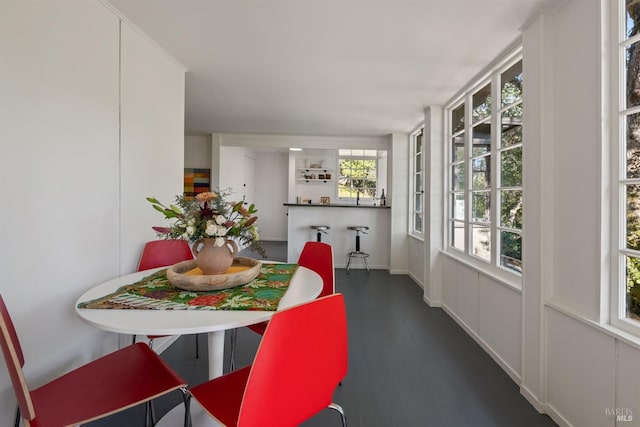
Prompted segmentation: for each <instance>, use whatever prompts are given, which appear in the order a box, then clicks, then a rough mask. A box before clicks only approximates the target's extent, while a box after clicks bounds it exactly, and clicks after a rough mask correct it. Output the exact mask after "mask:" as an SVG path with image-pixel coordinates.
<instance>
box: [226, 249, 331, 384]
mask: <svg viewBox="0 0 640 427" xmlns="http://www.w3.org/2000/svg"><path fill="white" fill-rule="evenodd" d="M298 264H299V265H301V266H302V267H306V268H308V269H310V270H313V271H315V272H316V273H318V274H319V275H320V277H321V278H322V291H321V292H320V295H319V296H318V298H320V297H323V296H327V295H331V294H334V293H335V292H336V272H335V269H334V267H333V247H332V246H331V245H328V244H326V243H322V242H307V243H305V244H304V247H303V248H302V252H301V253H300V257H299V258H298ZM268 323H269V322H260V323H256V324H253V325H248V326H247V327H248V328H249V329H251V330H252V331H253V332H255V333H256V334H260V335H264V331H265V330H266V329H267V324H268ZM237 339H238V338H237V331H236V330H235V329H234V330H233V331H231V362H230V366H229V370H230V371H233V370H234V368H235V353H236V351H235V349H236V341H237Z"/></svg>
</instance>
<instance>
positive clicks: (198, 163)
mask: <svg viewBox="0 0 640 427" xmlns="http://www.w3.org/2000/svg"><path fill="white" fill-rule="evenodd" d="M184 167H185V168H200V169H211V135H185V136H184Z"/></svg>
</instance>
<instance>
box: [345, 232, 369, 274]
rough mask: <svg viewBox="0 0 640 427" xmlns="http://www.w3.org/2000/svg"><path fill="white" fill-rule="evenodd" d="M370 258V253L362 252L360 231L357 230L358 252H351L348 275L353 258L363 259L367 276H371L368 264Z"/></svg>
mask: <svg viewBox="0 0 640 427" xmlns="http://www.w3.org/2000/svg"><path fill="white" fill-rule="evenodd" d="M365 234H366V233H365ZM368 257H369V254H368V253H366V252H362V251H361V250H360V231H359V230H356V250H355V251H354V252H349V260H348V261H347V274H349V269H350V268H351V259H352V258H361V259H362V261H363V262H364V266H365V267H366V269H367V274H369V264H368V263H367V258H368Z"/></svg>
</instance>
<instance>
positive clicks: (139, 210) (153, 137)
mask: <svg viewBox="0 0 640 427" xmlns="http://www.w3.org/2000/svg"><path fill="white" fill-rule="evenodd" d="M121 37H122V38H121V43H122V45H121V46H122V47H121V70H122V73H121V100H120V110H121V126H120V136H121V138H120V174H121V175H120V176H121V182H120V199H121V201H120V203H121V206H120V210H121V228H120V241H121V253H120V264H121V267H120V272H121V273H130V272H133V271H135V269H136V267H137V265H138V258H139V255H140V252H141V251H142V247H143V245H144V242H145V241H148V240H154V239H155V232H154V231H153V230H151V228H150V225H149V224H151V225H159V224H161V225H162V224H166V222H164V221H165V220H164V218H163V217H162V215H159V214H158V212H157V211H156V210H155V209H153V208H151V206H150V204H149V202H147V201H146V198H147V197H150V196H153V197H156V198H157V199H158V200H161V201H163V202H164V203H171V202H172V201H173V200H174V198H175V196H176V195H177V194H182V193H183V191H184V183H183V181H184V69H182V67H179V66H177V65H176V64H175V63H173V62H172V61H171V60H170V59H169V58H168V57H167V56H165V55H164V54H163V53H162V52H160V51H158V50H156V49H154V48H152V47H151V46H150V45H149V43H148V42H147V40H145V39H143V38H142V37H141V36H140V34H139V33H136V32H135V31H134V30H132V29H131V28H130V27H129V26H128V25H125V24H123V25H122V36H121Z"/></svg>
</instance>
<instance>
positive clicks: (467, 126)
mask: <svg viewBox="0 0 640 427" xmlns="http://www.w3.org/2000/svg"><path fill="white" fill-rule="evenodd" d="M472 98H473V95H471V94H469V95H467V96H466V97H465V105H466V107H465V110H464V172H465V175H464V178H465V181H464V242H465V248H464V252H465V253H466V254H471V253H472V252H473V249H472V248H473V246H472V245H473V243H472V241H471V240H472V238H471V237H472V236H471V233H472V230H471V228H472V225H471V218H472V213H473V211H472V209H471V187H472V183H473V168H472V162H471V146H472V144H473V128H472V125H471V121H472V120H473V117H472V109H473V108H472V105H473V99H472Z"/></svg>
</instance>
